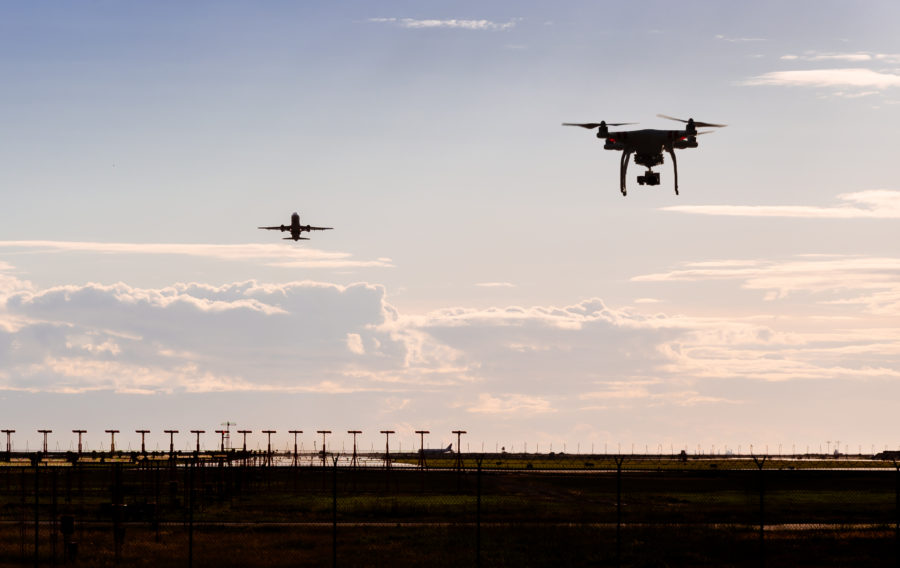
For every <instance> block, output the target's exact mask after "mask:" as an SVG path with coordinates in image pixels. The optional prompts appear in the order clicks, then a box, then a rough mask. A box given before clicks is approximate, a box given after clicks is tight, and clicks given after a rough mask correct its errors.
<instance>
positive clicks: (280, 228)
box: [257, 225, 285, 231]
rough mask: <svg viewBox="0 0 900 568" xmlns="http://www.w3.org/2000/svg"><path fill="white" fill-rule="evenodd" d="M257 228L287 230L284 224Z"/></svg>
mask: <svg viewBox="0 0 900 568" xmlns="http://www.w3.org/2000/svg"><path fill="white" fill-rule="evenodd" d="M257 229H268V230H270V231H284V230H285V226H284V225H279V226H277V227H257Z"/></svg>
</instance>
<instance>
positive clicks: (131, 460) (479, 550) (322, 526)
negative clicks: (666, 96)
mask: <svg viewBox="0 0 900 568" xmlns="http://www.w3.org/2000/svg"><path fill="white" fill-rule="evenodd" d="M0 456H2V454H0ZM3 457H5V458H6V459H5V460H4V461H0V514H2V516H0V566H19V565H23V564H32V565H48V566H49V565H68V564H72V565H84V566H159V565H189V566H248V565H254V566H322V565H341V566H379V565H392V566H417V565H422V564H423V563H427V564H428V565H434V566H478V565H483V566H519V565H530V566H586V565H591V566H663V565H693V566H760V565H767V566H847V565H854V566H883V565H885V564H891V563H894V562H896V561H897V559H900V548H898V544H900V465H898V463H897V462H896V461H894V460H893V459H887V460H886V459H873V456H865V455H857V456H827V455H797V456H775V457H770V456H749V455H745V456H727V457H726V456H687V455H684V456H680V455H604V454H600V455H597V454H593V455H588V454H507V453H500V454H493V453H492V454H463V455H457V454H443V455H440V456H425V458H426V459H425V463H422V461H421V458H422V456H420V455H419V454H418V453H405V454H400V453H397V454H391V455H390V456H389V457H388V458H389V459H385V457H386V456H385V455H384V454H378V453H375V454H371V453H364V454H359V455H357V456H356V458H357V459H356V460H353V459H352V456H346V455H337V454H335V455H332V454H327V455H325V456H322V454H321V453H318V454H317V453H298V454H294V453H293V452H272V453H269V452H242V451H237V450H235V451H225V452H177V453H175V454H169V453H166V452H151V453H145V454H142V453H140V452H116V453H114V454H109V453H105V454H104V453H99V452H90V453H85V454H82V455H80V456H79V455H78V454H76V453H74V452H59V453H49V454H37V453H32V454H26V453H19V454H16V453H13V454H10V455H6V456H3ZM323 458H324V464H323ZM348 458H349V459H348Z"/></svg>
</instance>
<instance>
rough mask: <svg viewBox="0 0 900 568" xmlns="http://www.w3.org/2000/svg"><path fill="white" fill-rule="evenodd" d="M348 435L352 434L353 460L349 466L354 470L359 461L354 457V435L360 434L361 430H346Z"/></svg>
mask: <svg viewBox="0 0 900 568" xmlns="http://www.w3.org/2000/svg"><path fill="white" fill-rule="evenodd" d="M347 433H348V434H353V459H351V460H350V465H351V466H353V467H354V468H356V466H357V465H359V460H358V459H357V457H356V435H357V434H362V430H347Z"/></svg>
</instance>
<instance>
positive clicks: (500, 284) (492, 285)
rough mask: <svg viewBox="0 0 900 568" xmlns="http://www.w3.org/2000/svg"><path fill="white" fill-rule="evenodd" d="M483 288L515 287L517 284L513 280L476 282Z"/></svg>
mask: <svg viewBox="0 0 900 568" xmlns="http://www.w3.org/2000/svg"><path fill="white" fill-rule="evenodd" d="M475 285H476V286H479V287H481V288H515V287H516V285H515V284H513V283H511V282H479V283H478V284H475Z"/></svg>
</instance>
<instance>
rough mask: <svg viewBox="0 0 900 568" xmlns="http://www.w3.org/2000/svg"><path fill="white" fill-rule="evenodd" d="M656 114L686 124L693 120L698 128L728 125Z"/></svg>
mask: <svg viewBox="0 0 900 568" xmlns="http://www.w3.org/2000/svg"><path fill="white" fill-rule="evenodd" d="M656 116H658V117H660V118H668V119H669V120H677V121H678V122H683V123H685V124H687V123H689V122H692V121H693V122H694V126H696V127H698V128H707V127H709V128H722V127H723V126H728V125H727V124H713V123H711V122H697V121H695V120H694V119H693V118H692V119H690V120H684V119H682V118H675V117H674V116H666V115H664V114H657V115H656Z"/></svg>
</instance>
